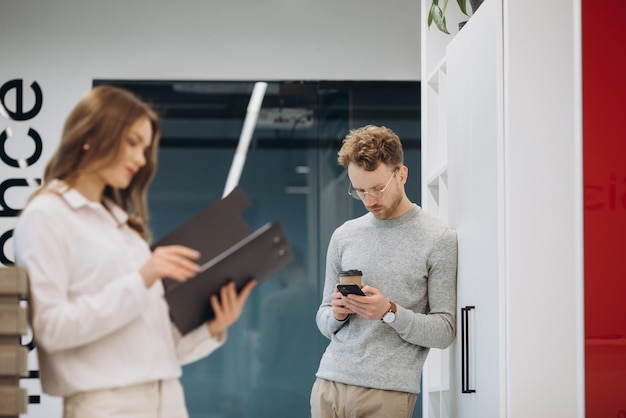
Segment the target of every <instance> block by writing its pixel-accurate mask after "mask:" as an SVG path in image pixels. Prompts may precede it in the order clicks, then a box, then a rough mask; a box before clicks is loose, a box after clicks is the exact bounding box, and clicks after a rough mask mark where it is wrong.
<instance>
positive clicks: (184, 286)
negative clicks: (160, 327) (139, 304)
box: [152, 188, 293, 335]
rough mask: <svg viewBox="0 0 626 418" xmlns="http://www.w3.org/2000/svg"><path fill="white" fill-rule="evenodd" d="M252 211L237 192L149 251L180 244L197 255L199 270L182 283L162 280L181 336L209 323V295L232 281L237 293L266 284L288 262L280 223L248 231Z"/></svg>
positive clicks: (289, 254)
mask: <svg viewBox="0 0 626 418" xmlns="http://www.w3.org/2000/svg"><path fill="white" fill-rule="evenodd" d="M248 206H250V201H249V200H248V198H247V196H246V195H245V194H244V193H243V191H241V190H240V189H239V188H235V189H233V191H232V192H231V193H230V194H229V195H228V196H226V197H224V198H223V199H221V200H219V201H217V202H215V203H213V204H212V205H210V206H209V207H207V208H205V209H204V210H203V211H201V212H200V213H198V214H197V215H196V216H194V217H192V218H191V219H190V220H188V221H187V222H185V223H184V224H183V225H181V226H180V227H178V228H177V229H176V230H174V231H173V232H171V233H170V234H168V235H167V236H166V237H164V238H162V239H160V240H159V241H158V242H156V243H155V244H154V245H153V246H152V248H153V249H154V248H156V247H158V246H162V245H171V244H180V245H185V246H188V247H191V248H194V249H196V250H198V251H200V254H201V255H200V260H199V261H198V263H199V264H200V265H201V266H202V268H201V271H200V272H199V273H198V274H197V275H196V276H195V277H193V278H191V279H190V280H187V281H186V282H178V281H176V280H173V279H170V278H163V280H162V282H163V286H164V288H165V300H166V301H167V302H168V304H169V308H170V318H171V320H172V322H173V323H174V325H176V327H177V328H178V330H179V331H180V332H181V334H183V335H185V334H187V333H188V332H190V331H191V330H193V329H194V328H196V327H198V326H200V325H202V324H203V323H204V322H206V321H207V320H209V319H211V318H213V317H214V316H215V313H214V312H213V309H212V308H211V302H210V296H211V295H213V294H217V295H219V290H220V288H221V287H222V286H223V285H224V284H226V283H228V282H229V281H234V282H235V283H236V285H237V290H238V291H240V290H241V289H242V288H243V287H244V285H245V283H247V282H248V281H250V280H251V279H253V278H254V279H256V280H257V281H258V282H259V283H261V282H264V281H265V280H267V279H269V278H270V277H271V276H272V275H273V274H275V273H276V272H278V271H279V270H281V269H282V268H283V267H285V266H286V265H287V264H289V263H290V262H291V261H293V253H292V251H291V247H290V244H289V242H288V241H287V238H286V236H285V233H284V231H283V228H282V226H281V224H280V222H274V223H267V224H265V225H264V226H263V227H261V228H259V229H257V230H256V231H254V232H251V230H250V228H249V227H248V225H247V224H246V223H245V222H244V221H243V219H242V218H241V212H242V211H243V210H244V209H246V208H247V207H248Z"/></svg>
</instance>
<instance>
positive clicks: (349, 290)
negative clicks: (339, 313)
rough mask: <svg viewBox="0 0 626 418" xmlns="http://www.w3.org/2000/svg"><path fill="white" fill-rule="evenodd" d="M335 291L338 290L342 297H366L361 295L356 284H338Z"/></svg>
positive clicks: (359, 288) (361, 292)
mask: <svg viewBox="0 0 626 418" xmlns="http://www.w3.org/2000/svg"><path fill="white" fill-rule="evenodd" d="M337 290H339V291H340V292H341V294H342V295H344V296H348V295H350V294H352V295H359V296H367V295H366V294H365V293H363V291H362V290H361V287H360V286H359V285H358V284H343V283H339V284H338V285H337Z"/></svg>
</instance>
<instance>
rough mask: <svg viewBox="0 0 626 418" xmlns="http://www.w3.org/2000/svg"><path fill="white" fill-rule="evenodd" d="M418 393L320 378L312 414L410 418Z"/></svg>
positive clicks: (340, 417)
mask: <svg viewBox="0 0 626 418" xmlns="http://www.w3.org/2000/svg"><path fill="white" fill-rule="evenodd" d="M416 401H417V395H416V394H415V393H406V392H395V391H391V390H380V389H371V388H365V387H361V386H352V385H344V384H343V383H337V382H331V381H329V380H324V379H319V378H318V379H316V380H315V383H313V389H312V390H311V417H312V418H410V417H411V416H412V415H413V409H414V408H415V402H416Z"/></svg>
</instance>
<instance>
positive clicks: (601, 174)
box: [581, 0, 626, 418]
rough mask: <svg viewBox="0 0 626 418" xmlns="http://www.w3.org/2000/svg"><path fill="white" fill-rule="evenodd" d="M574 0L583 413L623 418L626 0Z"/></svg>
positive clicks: (625, 381) (625, 358) (625, 360)
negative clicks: (579, 92) (578, 8)
mask: <svg viewBox="0 0 626 418" xmlns="http://www.w3.org/2000/svg"><path fill="white" fill-rule="evenodd" d="M581 3H582V61H583V63H582V77H583V175H584V205H585V207H584V235H585V238H584V246H585V249H584V254H585V258H584V263H585V386H586V397H585V402H586V417H587V418H596V417H598V418H599V417H615V418H626V47H625V45H626V34H625V33H624V31H625V30H626V1H624V0H604V1H601V2H599V1H598V0H582V1H581Z"/></svg>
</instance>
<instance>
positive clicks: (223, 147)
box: [96, 80, 421, 418]
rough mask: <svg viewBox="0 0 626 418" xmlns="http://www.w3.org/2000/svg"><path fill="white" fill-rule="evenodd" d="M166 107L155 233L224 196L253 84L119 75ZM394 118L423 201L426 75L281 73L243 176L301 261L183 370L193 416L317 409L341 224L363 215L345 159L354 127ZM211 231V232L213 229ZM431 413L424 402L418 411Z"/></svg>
mask: <svg viewBox="0 0 626 418" xmlns="http://www.w3.org/2000/svg"><path fill="white" fill-rule="evenodd" d="M102 83H114V84H118V85H122V86H124V87H127V88H129V89H131V90H133V91H135V92H136V93H137V94H138V95H140V96H141V97H143V98H144V99H145V100H147V101H149V102H151V103H152V104H153V106H154V107H155V108H156V109H157V110H158V111H159V112H160V113H161V117H162V120H161V127H162V140H161V145H160V149H159V167H158V172H157V175H156V177H155V180H154V182H153V184H152V186H151V190H150V195H149V199H150V200H149V205H150V212H151V227H152V229H153V232H154V235H155V239H158V238H159V237H160V236H163V235H164V234H166V233H167V232H169V231H171V230H172V229H174V228H175V227H176V226H178V225H179V224H181V223H182V222H184V221H185V220H186V219H188V218H189V217H190V216H192V215H194V214H195V213H197V212H198V211H200V210H201V209H203V208H204V207H206V206H207V205H208V204H210V203H212V202H214V201H216V200H218V199H220V198H221V197H222V194H223V192H224V187H225V183H226V178H227V175H228V173H229V170H230V166H231V163H232V161H233V156H234V153H235V149H236V147H237V143H238V141H239V138H240V135H241V131H242V127H243V122H244V118H245V116H246V109H247V106H248V101H249V99H250V94H251V92H252V89H253V87H254V82H249V81H242V82H232V81H228V82H205V81H202V82H195V81H120V80H99V81H98V82H96V84H102ZM366 124H378V125H385V126H387V127H389V128H391V129H393V130H394V131H396V133H397V134H398V135H399V136H400V138H401V139H402V141H403V145H404V148H405V160H406V164H407V166H408V167H409V169H410V176H409V181H408V183H407V185H406V187H407V194H408V195H409V197H410V198H411V200H413V201H414V202H416V203H418V204H419V203H420V196H421V190H420V184H421V179H420V171H421V170H420V160H421V154H420V131H421V129H420V85H419V83H418V82H364V81H359V82H345V81H341V82H331V81H323V82H321V81H320V82H316V81H304V82H301V81H274V82H269V83H268V84H267V89H266V92H265V96H264V98H263V102H262V106H261V110H260V112H259V115H258V120H257V123H256V126H255V129H254V132H253V135H252V139H251V142H250V146H249V148H248V151H247V155H246V159H245V164H244V166H243V170H242V172H241V177H240V180H239V187H240V188H241V189H242V190H243V191H244V192H245V193H246V194H247V196H248V197H249V198H250V200H251V206H250V207H249V208H248V209H247V210H246V211H244V213H243V217H244V220H245V221H246V222H247V223H248V225H249V226H250V228H251V229H256V228H258V227H260V226H262V225H263V224H265V223H267V222H273V221H279V222H281V224H282V225H283V228H284V229H285V232H286V234H287V236H288V238H289V240H290V242H291V244H292V246H293V249H294V254H295V261H294V262H293V263H291V264H290V265H289V267H287V268H286V269H284V270H283V271H281V272H279V273H278V274H276V277H273V278H271V279H270V280H268V281H267V282H265V283H263V284H262V285H261V286H259V287H258V288H257V289H255V290H254V292H253V294H252V295H251V297H250V299H249V301H248V303H247V305H246V308H245V311H244V313H243V315H242V318H241V319H240V320H239V321H238V322H237V323H236V324H235V325H234V326H233V327H231V329H230V330H229V333H228V341H227V342H226V344H225V345H224V346H223V347H221V348H220V349H219V350H217V351H216V352H214V353H213V354H212V355H211V356H209V357H207V358H205V359H203V360H200V361H197V362H195V363H192V364H189V365H186V366H184V373H183V378H182V382H183V385H184V387H185V394H186V398H187V404H188V408H189V412H190V415H191V417H192V418H235V417H237V418H244V417H250V418H263V417H272V418H287V417H289V418H299V417H303V418H305V417H308V416H309V394H310V389H311V386H312V384H313V381H314V379H315V372H316V370H317V365H318V362H319V359H320V357H321V355H322V353H323V351H324V349H325V348H326V345H327V344H328V340H327V339H326V338H325V337H323V336H322V335H321V334H320V333H319V331H318V330H317V327H316V325H315V313H316V311H317V308H318V306H319V303H320V300H321V291H322V288H323V283H324V264H325V255H326V246H327V244H328V241H329V239H330V235H331V234H332V232H333V230H334V229H335V228H336V227H337V226H339V225H340V224H341V223H342V222H344V221H345V220H347V219H349V218H353V217H355V216H358V215H361V214H363V213H364V212H365V211H364V208H363V206H362V204H361V203H360V202H358V201H356V200H354V199H351V198H350V197H349V196H348V195H347V189H348V180H347V176H346V174H345V170H344V169H343V167H341V166H339V165H338V163H337V151H338V150H339V147H340V145H341V140H342V139H343V137H344V136H345V135H346V134H347V132H348V130H349V129H351V128H356V127H360V126H363V125H366ZM207 239H211V236H210V234H209V235H207ZM415 411H416V413H415V416H416V417H417V416H421V406H420V405H419V404H418V405H417V406H416V408H415Z"/></svg>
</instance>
